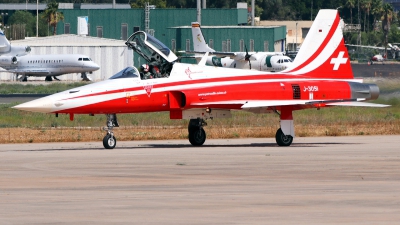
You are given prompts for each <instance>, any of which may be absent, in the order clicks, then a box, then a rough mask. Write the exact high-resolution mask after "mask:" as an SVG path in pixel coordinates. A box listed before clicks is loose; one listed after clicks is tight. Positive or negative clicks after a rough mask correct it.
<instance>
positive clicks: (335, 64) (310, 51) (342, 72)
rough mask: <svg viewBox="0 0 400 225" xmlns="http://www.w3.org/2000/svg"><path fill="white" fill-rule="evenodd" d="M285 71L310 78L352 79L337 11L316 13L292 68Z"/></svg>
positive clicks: (326, 10)
mask: <svg viewBox="0 0 400 225" xmlns="http://www.w3.org/2000/svg"><path fill="white" fill-rule="evenodd" d="M285 72H291V73H294V74H299V75H305V76H310V77H314V78H333V79H335V78H337V79H352V78H353V71H352V69H351V65H350V57H349V54H348V52H347V48H346V46H345V45H344V40H343V32H342V24H341V21H340V17H339V14H338V11H337V10H329V9H323V10H320V11H319V12H318V15H317V17H316V18H315V20H314V22H313V24H312V26H311V28H310V30H309V32H308V34H307V36H306V38H305V39H304V42H303V44H302V45H301V47H300V50H299V52H298V54H297V56H296V58H295V60H294V62H293V66H292V68H291V69H290V70H288V71H285Z"/></svg>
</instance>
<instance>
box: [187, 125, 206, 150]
mask: <svg viewBox="0 0 400 225" xmlns="http://www.w3.org/2000/svg"><path fill="white" fill-rule="evenodd" d="M205 141H206V132H205V131H204V129H203V128H197V129H190V130H189V142H190V144H192V145H193V146H201V145H203V144H204V142H205Z"/></svg>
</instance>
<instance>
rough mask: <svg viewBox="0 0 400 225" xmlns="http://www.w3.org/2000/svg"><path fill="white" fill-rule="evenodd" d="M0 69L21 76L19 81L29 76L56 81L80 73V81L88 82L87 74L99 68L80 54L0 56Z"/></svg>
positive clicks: (25, 79)
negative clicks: (70, 74) (61, 76)
mask: <svg viewBox="0 0 400 225" xmlns="http://www.w3.org/2000/svg"><path fill="white" fill-rule="evenodd" d="M0 67H2V68H4V69H5V70H6V71H7V72H11V73H15V74H16V76H17V77H18V76H19V75H22V76H21V77H20V78H19V80H21V81H27V78H28V77H29V76H35V77H46V81H51V80H52V78H51V77H53V78H54V79H56V80H58V78H56V76H59V75H63V74H67V73H81V77H82V79H83V80H85V81H89V80H91V78H90V77H88V76H87V73H92V72H93V71H96V70H98V69H99V68H100V67H99V65H97V64H96V63H95V62H93V61H92V60H91V59H90V58H89V57H88V56H86V55H80V54H64V55H25V56H21V57H17V56H12V57H11V56H0Z"/></svg>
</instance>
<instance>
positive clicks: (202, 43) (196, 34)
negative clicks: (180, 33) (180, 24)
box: [192, 22, 215, 52]
mask: <svg viewBox="0 0 400 225" xmlns="http://www.w3.org/2000/svg"><path fill="white" fill-rule="evenodd" d="M192 36H193V48H194V49H193V50H194V51H195V52H215V50H214V49H212V48H210V47H209V46H208V44H207V43H206V40H205V39H204V36H203V33H201V28H200V24H199V23H198V22H192Z"/></svg>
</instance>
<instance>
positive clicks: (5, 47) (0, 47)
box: [0, 29, 11, 54]
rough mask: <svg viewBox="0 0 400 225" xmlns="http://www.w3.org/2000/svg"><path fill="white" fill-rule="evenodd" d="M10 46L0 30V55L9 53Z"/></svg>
mask: <svg viewBox="0 0 400 225" xmlns="http://www.w3.org/2000/svg"><path fill="white" fill-rule="evenodd" d="M10 48H11V45H10V42H9V41H8V40H7V38H6V35H5V34H4V32H3V30H1V29H0V54H2V53H5V52H8V51H10Z"/></svg>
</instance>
